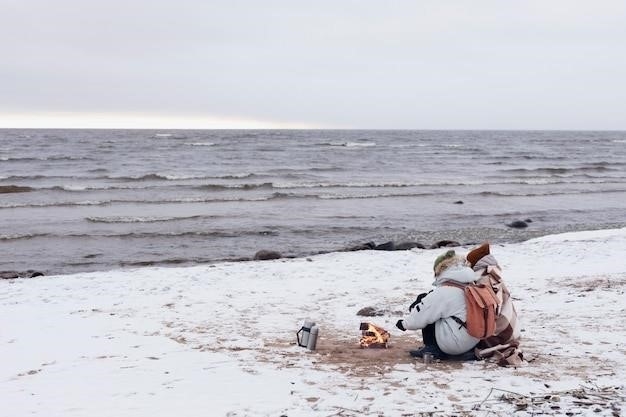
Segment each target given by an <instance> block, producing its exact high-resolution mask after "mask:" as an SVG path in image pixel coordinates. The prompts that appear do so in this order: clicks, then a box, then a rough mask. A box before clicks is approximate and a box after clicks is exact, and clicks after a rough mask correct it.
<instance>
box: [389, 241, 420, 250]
mask: <svg viewBox="0 0 626 417" xmlns="http://www.w3.org/2000/svg"><path fill="white" fill-rule="evenodd" d="M413 248H419V249H426V246H424V245H422V244H421V243H419V242H400V243H398V244H397V245H396V248H395V250H409V249H413Z"/></svg>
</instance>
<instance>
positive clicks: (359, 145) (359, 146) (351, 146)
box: [329, 142, 376, 148]
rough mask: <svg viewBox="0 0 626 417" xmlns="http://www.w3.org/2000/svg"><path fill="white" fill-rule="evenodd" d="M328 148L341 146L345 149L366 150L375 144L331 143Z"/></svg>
mask: <svg viewBox="0 0 626 417" xmlns="http://www.w3.org/2000/svg"><path fill="white" fill-rule="evenodd" d="M329 145H330V146H342V147H345V148H367V147H371V146H376V143H375V142H331V143H330V144H329Z"/></svg>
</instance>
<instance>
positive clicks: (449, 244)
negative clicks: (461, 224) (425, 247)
mask: <svg viewBox="0 0 626 417" xmlns="http://www.w3.org/2000/svg"><path fill="white" fill-rule="evenodd" d="M455 246H461V244H460V243H459V242H457V241H455V240H440V241H439V242H437V243H433V244H432V245H431V247H430V249H437V248H453V247H455Z"/></svg>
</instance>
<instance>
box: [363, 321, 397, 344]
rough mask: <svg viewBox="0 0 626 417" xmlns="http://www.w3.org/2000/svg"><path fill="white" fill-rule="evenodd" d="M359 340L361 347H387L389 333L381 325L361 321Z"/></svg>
mask: <svg viewBox="0 0 626 417" xmlns="http://www.w3.org/2000/svg"><path fill="white" fill-rule="evenodd" d="M360 330H361V334H362V336H361V340H360V341H359V345H360V346H361V347H362V348H385V349H386V348H387V343H388V342H389V338H390V337H391V335H390V334H389V332H388V331H387V330H385V329H383V328H382V327H378V326H376V325H374V324H372V323H361V327H360Z"/></svg>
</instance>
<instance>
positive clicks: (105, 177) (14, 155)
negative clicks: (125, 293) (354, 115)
mask: <svg viewBox="0 0 626 417" xmlns="http://www.w3.org/2000/svg"><path fill="white" fill-rule="evenodd" d="M515 220H530V221H531V222H528V227H527V228H525V229H514V228H510V227H508V226H507V224H509V223H511V222H513V221H515ZM624 225H626V132H570V131H568V132H560V131H389V130H385V131H356V130H354V131H351V130H348V131H346V130H335V131H324V130H238V131H237V130H173V131H161V130H159V131H154V130H32V129H5V130H0V270H18V271H19V270H25V269H36V270H40V271H43V272H45V273H46V274H59V273H71V272H79V271H93V270H107V269H114V268H120V267H133V266H141V265H169V264H177V265H179V264H195V263H201V262H213V261H219V260H226V259H241V258H250V257H252V256H253V255H254V253H255V252H256V251H258V250H260V249H271V250H277V251H279V252H281V253H282V254H283V255H285V256H305V255H309V254H314V253H318V252H320V251H331V250H339V249H342V248H346V247H350V246H354V245H357V244H361V243H364V242H369V241H374V242H376V243H383V242H385V241H389V240H394V241H417V242H420V243H423V244H424V245H426V246H429V245H431V244H432V243H433V242H436V241H437V240H441V239H452V240H457V241H459V242H461V243H463V244H469V243H475V242H480V241H483V240H490V241H491V242H493V243H497V242H505V241H520V240H524V239H528V238H530V237H534V236H540V235H545V234H549V233H555V232H562V231H574V230H584V229H598V228H608V227H622V226H624Z"/></svg>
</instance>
